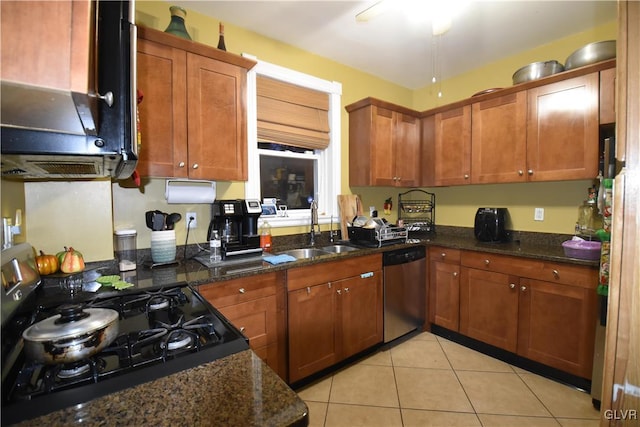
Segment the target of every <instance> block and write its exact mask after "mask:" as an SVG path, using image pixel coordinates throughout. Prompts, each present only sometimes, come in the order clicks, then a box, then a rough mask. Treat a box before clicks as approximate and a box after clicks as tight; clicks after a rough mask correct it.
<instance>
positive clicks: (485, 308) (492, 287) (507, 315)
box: [460, 268, 519, 353]
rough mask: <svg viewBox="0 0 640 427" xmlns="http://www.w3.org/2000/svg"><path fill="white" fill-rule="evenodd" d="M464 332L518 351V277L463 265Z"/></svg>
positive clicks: (462, 326) (480, 339) (462, 304)
mask: <svg viewBox="0 0 640 427" xmlns="http://www.w3.org/2000/svg"><path fill="white" fill-rule="evenodd" d="M461 274H462V277H461V280H460V333H462V334H464V335H466V336H468V337H471V338H475V339H477V340H479V341H482V342H485V343H487V344H491V345H493V346H496V347H500V348H502V349H505V350H507V351H511V352H513V353H515V352H516V345H517V339H518V293H519V291H518V286H517V283H518V282H517V278H516V277H513V276H508V275H506V274H502V273H496V272H493V271H482V270H476V269H473V268H462V272H461Z"/></svg>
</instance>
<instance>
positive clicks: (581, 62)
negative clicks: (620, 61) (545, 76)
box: [565, 40, 616, 70]
mask: <svg viewBox="0 0 640 427" xmlns="http://www.w3.org/2000/svg"><path fill="white" fill-rule="evenodd" d="M615 57H616V41H615V40H607V41H603V42H595V43H589V44H588V45H586V46H583V47H581V48H580V49H578V50H576V51H575V52H573V53H572V54H571V55H569V57H568V58H567V60H566V61H565V69H566V70H571V69H573V68H578V67H583V66H585V65H589V64H595V63H596V62H600V61H604V60H606V59H611V58H615Z"/></svg>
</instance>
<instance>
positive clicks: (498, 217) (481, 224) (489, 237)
mask: <svg viewBox="0 0 640 427" xmlns="http://www.w3.org/2000/svg"><path fill="white" fill-rule="evenodd" d="M508 222H509V211H508V210H507V208H478V211H477V212H476V218H475V223H474V227H473V231H474V234H475V236H476V239H478V240H479V241H481V242H491V243H498V242H506V241H508V240H509V230H508V229H507V227H508Z"/></svg>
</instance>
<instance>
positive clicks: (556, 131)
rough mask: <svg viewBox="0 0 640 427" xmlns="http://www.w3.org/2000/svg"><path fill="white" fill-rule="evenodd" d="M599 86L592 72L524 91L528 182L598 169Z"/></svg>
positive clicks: (590, 173) (573, 176)
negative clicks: (526, 103) (526, 105)
mask: <svg viewBox="0 0 640 427" xmlns="http://www.w3.org/2000/svg"><path fill="white" fill-rule="evenodd" d="M599 89H600V78H599V73H591V74H587V75H584V76H579V77H574V78H572V79H567V80H563V81H559V82H556V83H551V84H548V85H544V86H538V87H535V88H532V89H529V90H527V102H528V120H527V170H526V174H527V177H528V180H529V181H560V180H571V179H591V178H593V177H595V176H596V175H597V174H598V150H599V148H598V147H599V144H598V139H599V133H598V132H599V126H598V116H599V105H598V98H599V96H598V94H599Z"/></svg>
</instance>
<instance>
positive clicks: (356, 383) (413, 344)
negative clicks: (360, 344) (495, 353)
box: [298, 332, 599, 427]
mask: <svg viewBox="0 0 640 427" xmlns="http://www.w3.org/2000/svg"><path fill="white" fill-rule="evenodd" d="M298 393H299V395H300V397H301V398H302V399H304V401H305V402H306V403H307V405H308V406H309V415H310V426H311V427H356V426H366V427H375V426H381V427H396V426H398V427H402V426H404V427H408V426H415V427H426V426H443V427H445V426H446V427H454V426H518V427H519V426H525V427H534V426H535V427H538V426H540V427H546V426H564V427H578V426H580V427H592V426H593V427H597V426H598V424H599V413H598V411H597V410H595V409H594V408H593V406H592V404H591V396H590V395H589V394H587V393H583V392H581V391H578V390H575V389H573V388H571V387H567V386H564V385H562V384H559V383H557V382H555V381H552V380H549V379H546V378H544V377H541V376H539V375H536V374H532V373H530V372H527V371H525V370H522V369H520V368H517V367H514V366H511V365H508V364H506V363H504V362H501V361H499V360H497V359H494V358H491V357H489V356H486V355H483V354H482V353H479V352H476V351H474V350H471V349H468V348H466V347H464V346H461V345H459V344H456V343H453V342H451V341H448V340H446V339H444V338H441V337H437V336H435V335H432V334H430V333H428V332H425V333H422V334H419V335H416V336H415V337H413V338H411V339H410V340H407V341H405V342H403V343H401V344H398V345H396V346H394V347H392V348H391V349H383V350H380V351H378V352H377V353H375V354H373V355H371V356H369V357H367V358H366V359H364V360H361V361H359V362H357V363H355V364H353V365H350V366H349V367H347V368H345V369H342V370H340V371H338V372H335V373H334V374H333V375H331V376H329V377H326V378H324V379H321V380H319V381H317V382H315V383H313V384H310V385H308V386H306V387H304V388H302V389H300V390H298Z"/></svg>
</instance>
